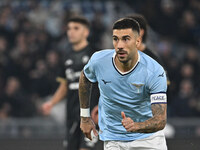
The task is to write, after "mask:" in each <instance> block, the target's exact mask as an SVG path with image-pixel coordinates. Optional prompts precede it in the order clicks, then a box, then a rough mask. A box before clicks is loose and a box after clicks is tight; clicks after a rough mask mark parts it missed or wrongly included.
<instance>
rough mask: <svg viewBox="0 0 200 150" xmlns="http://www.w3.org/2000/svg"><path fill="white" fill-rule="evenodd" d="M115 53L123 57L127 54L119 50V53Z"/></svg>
mask: <svg viewBox="0 0 200 150" xmlns="http://www.w3.org/2000/svg"><path fill="white" fill-rule="evenodd" d="M117 55H118V56H119V57H125V56H126V55H127V53H124V52H119V53H117Z"/></svg>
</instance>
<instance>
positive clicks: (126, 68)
mask: <svg viewBox="0 0 200 150" xmlns="http://www.w3.org/2000/svg"><path fill="white" fill-rule="evenodd" d="M138 57H139V56H138V52H137V53H136V54H135V55H134V58H133V59H131V60H129V61H128V62H126V63H122V62H120V61H119V60H118V59H117V58H116V57H115V64H116V66H117V68H118V69H119V70H120V71H121V72H128V71H130V70H131V69H132V68H133V67H134V66H135V65H136V63H137V62H138Z"/></svg>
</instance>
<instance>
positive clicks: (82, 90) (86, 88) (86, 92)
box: [79, 71, 92, 108]
mask: <svg viewBox="0 0 200 150" xmlns="http://www.w3.org/2000/svg"><path fill="white" fill-rule="evenodd" d="M91 91H92V83H91V82H90V81H89V80H88V79H87V78H86V77H85V75H84V73H83V71H82V72H81V76H80V79H79V101H80V108H89V107H90V95H91Z"/></svg>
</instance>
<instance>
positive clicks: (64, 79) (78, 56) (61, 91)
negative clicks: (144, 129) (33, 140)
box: [42, 16, 98, 150]
mask: <svg viewBox="0 0 200 150" xmlns="http://www.w3.org/2000/svg"><path fill="white" fill-rule="evenodd" d="M66 34H67V37H68V40H69V42H70V43H71V45H72V49H71V50H70V52H69V53H68V54H66V56H63V57H64V60H63V65H64V66H65V68H63V74H62V75H61V76H60V77H58V78H57V80H58V81H59V82H60V85H59V87H58V89H57V91H56V92H55V94H54V95H53V97H52V98H51V99H50V100H49V101H47V102H45V103H44V104H43V105H42V110H43V112H44V114H49V113H50V111H51V109H52V107H53V106H54V105H56V104H57V103H58V102H59V101H61V100H62V99H63V98H64V97H65V96H66V95H67V100H68V101H67V119H66V123H67V139H66V140H67V143H68V144H67V147H66V149H67V150H91V149H92V148H94V147H95V144H96V143H98V139H94V140H93V141H89V140H88V139H86V138H84V135H83V133H82V132H81V130H80V127H79V125H80V112H79V110H80V105H79V98H78V87H79V77H80V74H81V71H82V69H83V67H84V65H85V64H86V63H87V62H88V60H89V58H90V57H91V55H92V54H93V52H94V51H93V48H91V46H90V45H89V43H88V41H87V38H88V36H89V22H88V21H87V20H86V19H85V18H83V17H80V16H76V17H72V18H70V19H69V20H68V22H67V30H66ZM94 90H95V92H93V93H96V92H98V91H97V90H98V88H95V89H94ZM93 97H94V98H93V104H92V107H93V106H95V105H97V103H98V98H97V97H96V96H95V95H93Z"/></svg>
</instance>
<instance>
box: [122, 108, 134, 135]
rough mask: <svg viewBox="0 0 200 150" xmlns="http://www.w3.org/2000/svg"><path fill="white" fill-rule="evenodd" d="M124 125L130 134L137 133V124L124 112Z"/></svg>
mask: <svg viewBox="0 0 200 150" xmlns="http://www.w3.org/2000/svg"><path fill="white" fill-rule="evenodd" d="M121 115H122V125H123V126H124V128H125V129H126V131H128V132H134V131H135V122H134V121H133V120H132V119H131V118H130V117H126V115H125V113H124V112H123V111H122V112H121Z"/></svg>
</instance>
